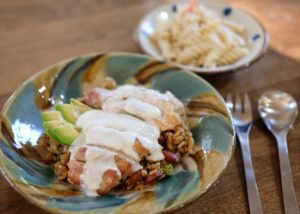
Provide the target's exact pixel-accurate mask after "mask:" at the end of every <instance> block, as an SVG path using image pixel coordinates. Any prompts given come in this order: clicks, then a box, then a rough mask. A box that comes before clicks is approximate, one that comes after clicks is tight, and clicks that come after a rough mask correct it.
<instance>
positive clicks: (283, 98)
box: [258, 91, 299, 214]
mask: <svg viewBox="0 0 300 214" xmlns="http://www.w3.org/2000/svg"><path fill="white" fill-rule="evenodd" d="M258 111H259V113H260V116H261V118H262V119H263V120H264V122H265V124H266V126H267V127H268V129H269V130H270V131H271V132H272V133H273V135H274V136H275V138H276V140H277V146H278V151H279V161H280V171H281V186H282V193H283V202H284V210H285V213H287V214H292V213H293V214H294V213H299V208H298V203H297V198H296V194H295V189H294V183H293V177H292V171H291V167H290V161H289V154H288V147H287V142H286V137H287V134H288V132H289V130H290V129H291V127H292V126H293V123H294V122H295V119H296V116H297V114H298V107H297V102H296V100H295V99H294V98H293V97H292V96H291V95H289V94H287V93H285V92H281V91H270V92H267V93H265V94H263V95H262V96H261V97H260V98H259V100H258Z"/></svg>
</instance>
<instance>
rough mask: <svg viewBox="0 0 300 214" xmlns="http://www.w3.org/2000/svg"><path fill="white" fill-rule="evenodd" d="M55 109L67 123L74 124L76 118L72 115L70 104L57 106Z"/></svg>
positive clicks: (72, 110)
mask: <svg viewBox="0 0 300 214" xmlns="http://www.w3.org/2000/svg"><path fill="white" fill-rule="evenodd" d="M55 109H56V110H57V111H59V112H60V113H61V114H62V116H63V118H64V119H65V120H66V121H68V122H69V123H72V124H75V122H76V120H77V117H76V116H75V114H74V109H73V105H71V104H57V105H56V106H55Z"/></svg>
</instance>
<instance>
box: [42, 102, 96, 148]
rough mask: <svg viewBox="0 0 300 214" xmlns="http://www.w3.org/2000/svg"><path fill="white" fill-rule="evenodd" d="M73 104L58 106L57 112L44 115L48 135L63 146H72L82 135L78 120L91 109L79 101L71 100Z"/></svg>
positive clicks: (48, 112)
mask: <svg viewBox="0 0 300 214" xmlns="http://www.w3.org/2000/svg"><path fill="white" fill-rule="evenodd" d="M70 102H71V104H57V105H56V106H55V109H56V111H47V112H43V113H42V119H43V126H44V128H45V131H46V133H47V134H48V135H49V136H50V137H51V138H52V139H53V140H55V141H57V142H58V143H61V144H66V145H71V144H72V142H73V141H74V140H75V139H76V138H77V137H78V136H79V135H80V131H81V129H80V128H79V127H77V126H75V123H76V121H77V118H78V117H79V116H80V115H81V114H83V113H84V112H86V111H89V110H91V108H90V107H88V106H87V105H85V104H83V103H81V102H80V101H78V100H75V99H70Z"/></svg>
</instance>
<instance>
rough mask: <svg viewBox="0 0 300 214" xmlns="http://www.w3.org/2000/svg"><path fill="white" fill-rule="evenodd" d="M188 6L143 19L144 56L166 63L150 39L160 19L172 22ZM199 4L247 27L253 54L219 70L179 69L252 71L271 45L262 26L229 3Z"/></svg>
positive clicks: (201, 70)
mask: <svg viewBox="0 0 300 214" xmlns="http://www.w3.org/2000/svg"><path fill="white" fill-rule="evenodd" d="M188 3H189V2H180V3H176V4H165V5H162V6H160V7H158V8H156V9H154V10H152V11H151V12H149V13H148V14H147V15H145V16H144V17H143V19H142V20H141V21H140V23H139V25H138V28H137V31H136V40H137V42H138V45H139V47H140V48H141V50H142V51H143V52H144V53H146V54H148V55H150V56H152V57H154V58H156V59H159V60H163V57H162V56H161V55H160V53H159V51H158V49H157V48H156V47H155V45H154V44H153V43H152V41H151V39H150V36H151V35H152V34H153V33H154V32H155V30H156V28H157V24H158V21H159V20H160V19H171V18H172V16H173V15H174V14H176V13H177V7H180V6H184V5H188ZM198 4H199V5H204V6H205V7H206V8H208V9H212V10H214V11H215V12H216V13H217V14H218V15H219V17H220V18H221V19H224V20H230V21H234V22H236V23H239V24H241V25H243V26H244V27H245V31H246V32H245V33H246V35H245V37H246V42H247V46H248V48H249V50H250V53H249V54H248V55H247V56H246V57H244V58H242V59H240V60H239V61H237V62H235V63H234V64H231V65H226V66H218V67H216V68H204V67H194V66H186V65H180V64H178V66H180V67H182V68H184V69H188V70H191V71H194V72H196V73H200V74H216V73H223V72H228V71H235V70H239V69H241V68H244V67H248V66H249V65H250V64H252V63H253V62H255V61H257V60H258V59H259V58H260V57H261V56H262V55H263V54H264V53H265V51H266V50H267V47H268V45H269V37H268V34H267V33H266V31H265V29H264V27H263V26H262V24H260V22H259V21H258V20H257V19H255V18H254V17H253V16H251V15H250V14H248V13H246V12H244V11H242V10H240V9H238V8H234V7H232V6H229V5H227V4H225V3H220V2H212V1H199V3H198Z"/></svg>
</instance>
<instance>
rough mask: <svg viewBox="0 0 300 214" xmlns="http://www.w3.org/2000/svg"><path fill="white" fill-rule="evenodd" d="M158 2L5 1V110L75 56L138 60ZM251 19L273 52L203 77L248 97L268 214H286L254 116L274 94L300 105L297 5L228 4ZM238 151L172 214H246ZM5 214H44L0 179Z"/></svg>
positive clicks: (295, 1) (0, 93) (294, 163)
mask: <svg viewBox="0 0 300 214" xmlns="http://www.w3.org/2000/svg"><path fill="white" fill-rule="evenodd" d="M165 2H166V1H159V0H126V1H125V0H98V1H96V0H95V1H93V0H80V1H74V0H64V1H59V0H42V1H41V0H9V1H8V0H1V1H0V106H1V107H2V106H3V105H4V103H5V102H6V100H7V99H8V97H9V96H10V94H11V93H12V92H13V91H14V90H15V89H16V88H17V87H18V86H19V85H20V84H21V83H22V82H23V81H25V80H26V79H28V78H29V77H30V76H31V75H33V74H34V73H36V72H38V71H40V70H41V69H43V68H45V67H47V66H49V65H51V64H53V63H56V62H58V61H61V60H63V59H67V58H71V57H74V56H78V55H82V54H87V53H92V52H99V53H103V52H109V51H124V52H138V49H137V48H136V46H135V44H134V42H133V40H132V30H133V29H134V27H135V26H136V25H137V23H138V21H139V19H140V18H141V17H142V16H143V15H144V14H145V13H147V12H148V11H149V10H151V9H152V8H154V7H156V6H158V5H160V4H162V3H165ZM225 2H228V3H230V4H232V5H234V6H236V7H239V8H241V9H243V10H245V11H248V12H250V13H251V14H252V15H254V16H255V17H256V18H257V19H259V20H260V21H261V22H262V23H263V25H264V26H265V27H266V29H267V31H268V32H269V35H270V39H271V40H270V41H271V43H270V47H269V50H268V51H267V53H266V54H265V56H264V57H263V58H262V59H261V60H259V61H258V62H257V63H255V64H254V65H253V66H251V67H249V68H247V69H244V70H242V71H239V72H234V73H227V74H222V75H216V76H204V78H205V79H207V80H208V81H209V82H210V83H211V84H212V85H213V86H215V87H216V89H217V90H218V91H219V92H220V93H221V94H222V95H223V96H226V95H227V93H228V92H232V93H234V94H236V93H243V92H246V91H247V92H248V93H249V94H250V97H251V99H252V104H253V109H254V124H253V128H252V131H251V134H250V141H251V152H252V158H253V165H254V169H255V174H256V179H257V184H258V188H259V192H260V196H261V201H262V206H263V210H264V212H265V213H284V210H283V201H282V194H281V183H280V171H279V162H278V161H279V159H278V151H277V146H276V143H275V139H274V138H273V136H272V135H271V134H270V132H268V131H267V129H266V128H265V126H264V124H263V122H262V120H261V119H259V115H258V113H257V110H256V106H257V99H258V98H259V96H260V95H261V94H262V93H263V92H265V91H267V90H270V89H278V90H283V91H286V92H288V93H290V94H292V95H293V96H294V97H295V98H296V100H297V101H298V103H300V37H299V35H300V21H299V20H300V13H299V11H300V1H299V0H285V1H283V0H226V1H225ZM299 141H300V117H298V119H297V120H296V124H295V126H294V129H293V130H292V131H291V132H290V134H289V136H288V143H289V146H288V147H289V152H290V161H291V167H292V171H293V178H294V183H295V189H296V194H297V197H298V204H299V205H300V203H299V201H300V142H299ZM248 212H249V209H248V204H247V193H246V184H245V178H244V172H243V163H242V158H241V152H240V146H239V145H237V147H236V150H235V154H234V156H233V158H232V160H231V161H230V164H229V167H228V169H227V170H226V171H225V173H224V174H223V175H222V176H221V178H220V180H219V181H218V183H217V184H216V185H215V186H214V187H213V188H211V189H210V190H209V191H208V192H207V193H206V194H204V195H203V196H202V197H200V198H199V199H197V200H196V201H194V202H192V203H190V204H189V205H187V206H185V207H184V208H181V209H179V210H178V211H176V212H175V213H177V214H179V213H248ZM0 213H5V214H16V213H23V214H29V213H30V214H31V213H37V214H42V213H46V212H45V211H43V210H41V209H40V208H37V207H36V206H34V205H32V204H30V203H29V202H27V201H26V200H25V199H24V198H23V197H22V196H21V195H19V194H18V193H17V192H16V191H15V190H14V189H13V188H12V187H11V186H10V185H9V183H8V182H7V181H6V180H5V178H4V177H3V176H0Z"/></svg>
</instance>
